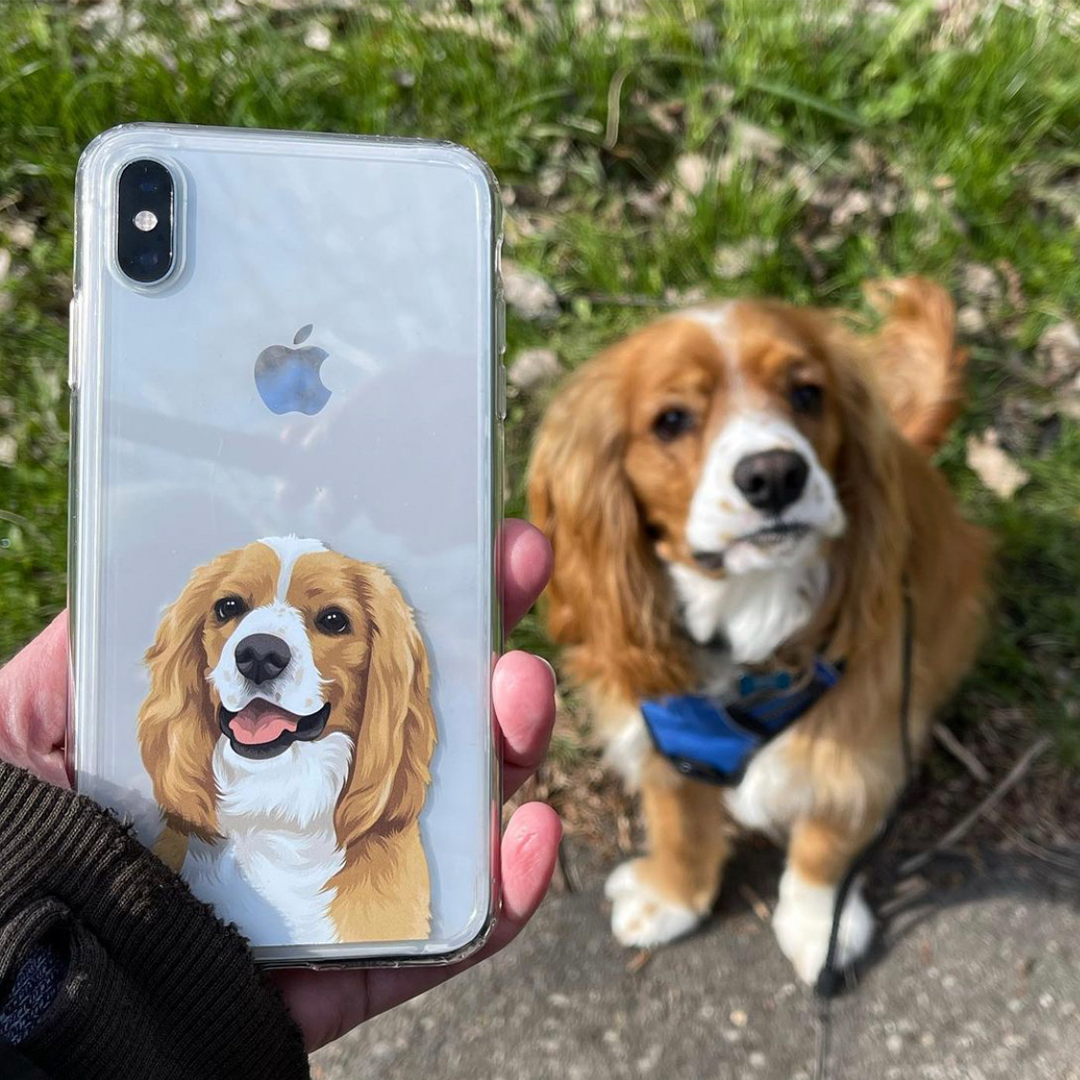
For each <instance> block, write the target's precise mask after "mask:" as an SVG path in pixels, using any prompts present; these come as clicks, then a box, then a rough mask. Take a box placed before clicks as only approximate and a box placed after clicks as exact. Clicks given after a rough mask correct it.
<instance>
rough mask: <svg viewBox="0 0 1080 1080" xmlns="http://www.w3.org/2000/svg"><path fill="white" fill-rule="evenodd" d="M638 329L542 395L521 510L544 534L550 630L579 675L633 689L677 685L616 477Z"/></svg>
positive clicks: (632, 509) (657, 604)
mask: <svg viewBox="0 0 1080 1080" xmlns="http://www.w3.org/2000/svg"><path fill="white" fill-rule="evenodd" d="M642 348H643V345H642V343H641V340H640V337H639V335H635V336H632V337H630V338H628V339H627V340H626V341H624V342H622V343H620V344H619V345H616V346H614V347H613V348H612V349H609V350H608V351H607V352H605V353H602V354H601V355H600V356H598V357H596V358H595V359H594V360H591V361H589V362H588V363H587V364H586V365H585V366H584V367H583V368H581V369H580V370H579V371H578V372H577V373H576V374H575V375H573V376H572V377H571V379H570V381H569V382H568V383H567V385H566V386H565V387H564V388H563V389H562V390H561V391H560V393H559V394H558V395H557V396H556V397H555V399H554V400H553V401H552V403H551V405H550V407H549V408H548V411H547V414H546V415H545V417H544V420H543V422H542V423H541V425H540V428H539V431H538V432H537V436H536V441H535V444H534V447H533V455H532V462H531V464H530V468H529V482H528V500H529V516H530V517H531V519H532V521H533V522H534V524H536V526H537V527H538V528H540V529H541V530H542V531H543V532H544V534H545V535H546V536H547V537H548V539H549V540H550V541H551V545H552V548H553V550H554V556H555V564H554V568H553V571H552V577H551V583H550V585H549V586H548V589H547V599H546V603H547V621H548V629H549V631H550V633H551V636H552V637H553V638H554V639H555V640H556V641H558V642H559V643H560V644H563V645H567V646H569V647H570V649H569V653H568V661H569V667H570V670H571V672H572V674H573V675H574V677H575V678H576V679H578V680H580V681H583V682H584V681H589V682H592V683H595V684H598V685H599V686H601V687H602V688H604V690H605V691H606V692H610V693H613V694H617V695H620V696H631V697H636V696H640V695H643V694H650V693H660V692H663V691H665V690H667V689H669V688H670V686H671V685H672V683H673V680H674V682H675V683H676V684H677V682H678V679H679V675H678V670H679V664H680V661H679V659H678V657H679V656H680V655H681V654H680V653H679V652H678V650H676V649H675V648H674V647H673V643H672V637H671V628H672V619H671V612H670V610H669V605H670V597H669V593H668V590H667V588H666V587H665V585H664V582H663V580H662V578H661V574H660V569H659V564H658V562H657V559H656V556H655V555H654V553H653V551H652V549H651V546H650V543H649V539H648V537H647V535H646V532H645V528H644V523H643V522H642V519H641V515H640V512H639V509H638V505H637V501H636V499H635V497H634V492H633V490H632V488H631V485H630V481H629V478H628V477H627V475H626V472H625V469H624V465H623V456H624V452H625V448H626V439H627V433H626V426H627V405H626V402H625V400H624V398H623V392H622V388H621V387H622V383H621V373H622V371H623V369H624V365H627V364H630V365H632V364H633V363H634V362H635V360H636V359H637V354H638V353H639V352H640V350H641V349H642Z"/></svg>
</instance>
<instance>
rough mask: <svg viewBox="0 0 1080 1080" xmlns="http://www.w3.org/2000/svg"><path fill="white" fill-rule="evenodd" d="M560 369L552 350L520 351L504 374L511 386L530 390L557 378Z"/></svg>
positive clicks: (557, 359) (557, 358)
mask: <svg viewBox="0 0 1080 1080" xmlns="http://www.w3.org/2000/svg"><path fill="white" fill-rule="evenodd" d="M561 371H562V368H561V367H560V366H559V357H558V356H557V355H556V353H555V351H554V350H553V349H522V350H521V351H520V352H519V353H518V354H517V355H516V356H515V357H514V361H513V363H512V364H511V365H510V368H509V370H508V371H507V373H506V377H507V379H508V380H509V381H510V385H511V386H516V387H517V388H518V389H519V390H532V389H533V388H534V387H537V386H542V385H543V384H544V383H547V382H552V381H553V380H554V379H557V378H558V377H559V374H560V372H561Z"/></svg>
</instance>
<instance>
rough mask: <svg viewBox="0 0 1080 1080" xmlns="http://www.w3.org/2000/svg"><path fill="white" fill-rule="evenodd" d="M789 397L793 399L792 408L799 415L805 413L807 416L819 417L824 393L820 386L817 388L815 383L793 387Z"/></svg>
mask: <svg viewBox="0 0 1080 1080" xmlns="http://www.w3.org/2000/svg"><path fill="white" fill-rule="evenodd" d="M789 396H790V398H791V407H792V408H793V409H794V410H795V411H796V412H797V413H803V414H804V415H806V416H817V414H818V413H820V412H821V402H822V399H823V397H824V393H823V391H822V389H821V387H820V386H815V385H814V384H813V383H803V384H802V385H801V386H793V387H792V388H791V393H790V395H789Z"/></svg>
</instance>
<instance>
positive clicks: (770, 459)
mask: <svg viewBox="0 0 1080 1080" xmlns="http://www.w3.org/2000/svg"><path fill="white" fill-rule="evenodd" d="M809 472H810V469H809V467H808V466H807V464H806V458H804V457H803V456H802V454H797V453H795V451H794V450H765V451H763V452H762V453H760V454H747V455H746V457H744V458H743V459H742V461H740V462H739V463H738V465H736V466H735V473H734V480H735V486H736V487H737V488H738V489H739V490H740V491H741V492H742V493H743V495H745V496H746V501H747V502H748V503H749V504H750V505H751V506H752V507H754V508H755V509H756V510H766V511H768V512H769V513H770V514H779V513H780V511H781V510H783V509H784V507H785V506H790V505H791V504H792V503H793V502H794V501H795V500H796V499H797V498H798V497H799V496H800V495H801V494H802V493H803V488H804V487H806V477H807V475H808V474H809Z"/></svg>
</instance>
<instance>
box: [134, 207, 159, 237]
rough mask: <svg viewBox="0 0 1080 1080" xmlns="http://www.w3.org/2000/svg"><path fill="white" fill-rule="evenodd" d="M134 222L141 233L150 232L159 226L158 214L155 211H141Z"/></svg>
mask: <svg viewBox="0 0 1080 1080" xmlns="http://www.w3.org/2000/svg"><path fill="white" fill-rule="evenodd" d="M132 220H133V221H134V222H135V228H136V229H138V230H139V231H140V232H149V231H150V230H151V229H153V228H155V227H156V226H157V214H155V213H154V212H153V210H140V211H139V212H138V213H137V214H136V215H135V217H134V218H133V219H132Z"/></svg>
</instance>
